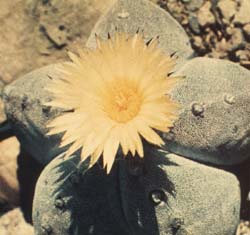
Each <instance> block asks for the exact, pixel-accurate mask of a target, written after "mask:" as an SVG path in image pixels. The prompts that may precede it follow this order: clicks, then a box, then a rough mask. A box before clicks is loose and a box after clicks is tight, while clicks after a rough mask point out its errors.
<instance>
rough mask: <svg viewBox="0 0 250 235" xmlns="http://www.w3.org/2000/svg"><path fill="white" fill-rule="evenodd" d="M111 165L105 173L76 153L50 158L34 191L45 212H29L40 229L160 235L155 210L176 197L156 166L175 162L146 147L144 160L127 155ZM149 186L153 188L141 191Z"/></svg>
mask: <svg viewBox="0 0 250 235" xmlns="http://www.w3.org/2000/svg"><path fill="white" fill-rule="evenodd" d="M100 161H101V159H100ZM116 161H117V164H114V167H113V170H112V171H111V173H110V174H108V175H107V174H106V173H105V171H104V170H103V169H102V168H101V166H100V165H99V164H96V165H95V166H94V167H92V168H91V169H88V164H87V163H81V161H80V153H79V152H78V154H76V155H74V156H72V157H70V158H68V159H63V155H61V156H59V157H58V158H56V159H54V160H53V161H52V163H51V164H50V165H49V166H48V167H47V168H46V169H45V170H44V172H43V173H42V176H41V177H40V178H41V179H40V182H41V181H42V182H44V183H43V186H42V187H41V185H40V187H39V191H40V190H41V192H42V197H43V198H44V199H43V200H45V201H46V203H47V204H48V205H47V206H46V207H45V208H50V210H49V211H43V210H44V208H42V207H41V208H36V211H34V212H33V213H34V214H33V216H34V217H35V216H36V214H37V212H38V211H39V215H37V216H39V217H41V219H40V221H41V226H40V227H41V228H42V229H44V228H46V229H48V227H49V228H50V229H53V232H54V233H55V234H114V233H116V234H124V235H125V234H156V235H157V234H160V233H159V228H158V223H157V217H156V215H155V207H158V206H161V203H163V204H166V205H167V204H168V197H169V196H171V197H175V188H174V185H173V183H172V182H171V180H170V179H169V178H168V175H167V174H166V172H165V171H164V170H163V169H162V168H161V167H163V166H164V165H168V166H171V165H172V166H177V164H175V163H173V162H171V161H169V160H168V158H167V157H166V156H165V155H164V153H163V152H156V151H155V150H147V147H146V155H145V161H143V160H142V159H141V158H140V157H139V156H135V157H132V155H130V156H128V157H127V159H124V158H122V157H120V158H118V159H117V160H116ZM152 172H153V174H154V176H153V177H152V176H149V175H151V174H152ZM149 184H150V185H153V187H152V188H147V187H145V186H146V185H149ZM97 188H98V189H99V190H98V191H97V190H96V189H97ZM41 192H36V193H37V194H39V193H41ZM138 193H139V194H140V195H138ZM93 199H95V200H94V201H93ZM41 206H42V205H41ZM170 209H171V208H170ZM43 214H46V218H50V219H49V220H46V218H44V216H42V215H43ZM57 220H59V221H60V223H58V222H57ZM62 220H63V221H62ZM45 224H46V226H45ZM62 225H63V226H62ZM65 226H66V227H65Z"/></svg>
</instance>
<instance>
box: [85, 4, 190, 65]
mask: <svg viewBox="0 0 250 235" xmlns="http://www.w3.org/2000/svg"><path fill="white" fill-rule="evenodd" d="M116 28H118V30H119V31H124V32H127V33H129V34H135V32H136V31H137V30H138V29H141V30H143V34H144V35H145V39H146V40H149V39H151V38H152V37H156V36H158V35H159V36H160V38H159V46H160V47H161V48H162V49H164V51H166V52H167V53H173V52H177V55H178V57H179V60H180V61H179V65H180V63H181V61H182V60H183V59H185V58H188V57H191V56H192V54H193V51H192V49H191V46H190V43H189V38H188V36H187V35H186V33H185V31H184V30H183V28H182V27H181V26H180V25H179V24H178V23H177V21H176V20H174V18H173V17H172V16H170V14H168V13H167V12H166V11H164V10H163V9H161V8H159V7H158V6H157V5H155V4H153V3H151V2H149V1H146V0H136V1H135V0H117V1H116V3H115V4H114V5H113V7H112V9H110V11H109V12H107V13H106V14H105V15H103V16H102V17H101V18H100V20H99V21H98V22H97V24H96V26H95V27H94V28H93V30H92V32H91V35H90V37H89V39H88V41H87V47H90V48H94V47H95V46H96V41H95V34H97V35H99V36H100V37H102V38H107V36H108V32H109V33H111V34H113V33H114V32H115V29H116Z"/></svg>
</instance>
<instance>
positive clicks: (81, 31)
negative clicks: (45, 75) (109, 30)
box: [0, 0, 113, 83]
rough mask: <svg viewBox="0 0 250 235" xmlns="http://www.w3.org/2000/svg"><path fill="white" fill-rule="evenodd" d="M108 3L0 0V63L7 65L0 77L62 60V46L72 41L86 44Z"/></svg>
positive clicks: (8, 77)
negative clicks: (1, 0) (2, 0)
mask: <svg viewBox="0 0 250 235" xmlns="http://www.w3.org/2000/svg"><path fill="white" fill-rule="evenodd" d="M112 2H113V0H105V1H99V0H67V1H58V0H50V1H47V2H46V1H40V0H18V1H15V2H13V1H4V2H2V3H1V13H0V24H1V27H0V37H1V43H0V54H1V57H0V63H1V64H2V65H8V66H2V67H1V69H0V77H1V78H2V79H3V80H4V81H5V82H7V83H9V82H11V81H13V80H15V79H17V78H18V77H20V76H23V75H24V74H26V73H28V72H29V71H31V70H33V69H36V68H39V67H41V66H44V65H47V64H51V63H56V62H58V61H63V60H65V59H66V58H67V53H66V49H68V48H71V47H74V45H75V44H79V45H84V44H85V43H86V40H87V38H88V36H89V33H90V31H91V29H92V27H93V26H94V24H95V22H96V20H97V19H98V18H99V16H100V15H101V14H102V13H103V12H104V11H106V9H107V8H108V7H109V6H110V4H111V3H112ZM13 12H15V14H13ZM20 35H21V36H20ZM13 58H15V59H13ZM34 58H36V59H35V60H34Z"/></svg>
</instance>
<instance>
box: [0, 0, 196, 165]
mask: <svg viewBox="0 0 250 235" xmlns="http://www.w3.org/2000/svg"><path fill="white" fill-rule="evenodd" d="M126 12H127V13H129V16H128V14H127V13H126ZM124 17H125V18H124ZM115 26H117V27H118V28H119V29H120V30H122V29H123V30H125V31H126V32H129V33H135V32H136V30H137V29H138V28H139V27H140V28H141V29H144V34H145V35H146V36H147V37H148V39H149V38H150V37H156V36H157V35H161V37H160V45H159V46H160V47H162V49H163V50H164V51H169V52H174V51H177V52H178V53H177V54H179V56H180V57H179V58H180V61H184V59H183V58H182V57H181V56H185V57H189V56H191V54H192V49H191V48H190V45H189V39H188V37H187V35H186V34H185V32H184V30H183V29H182V28H181V27H180V25H179V24H178V23H176V21H175V20H174V19H173V18H172V17H171V16H170V15H169V14H168V13H166V12H164V11H163V10H161V9H160V8H158V7H157V6H156V5H154V4H152V3H151V2H147V1H144V0H137V1H134V0H125V1H118V2H116V4H115V5H114V7H113V8H112V9H111V10H110V11H109V12H108V13H107V15H104V16H103V17H101V19H100V21H99V22H98V23H97V25H96V26H95V27H94V29H93V31H92V33H91V36H90V39H89V40H88V43H87V46H88V47H94V46H95V39H94V34H95V33H97V34H98V35H100V36H102V37H105V36H107V33H108V32H109V31H110V32H111V33H113V32H114V30H115ZM166 29H168V30H166ZM180 64H181V62H180V63H179V65H180ZM54 70H55V65H51V66H48V67H44V68H42V69H39V70H36V71H33V72H32V73H30V74H27V75H26V76H23V77H22V78H20V79H18V80H16V81H14V82H13V83H11V84H9V85H8V86H6V87H5V89H4V92H3V96H4V103H5V106H6V107H5V109H6V113H7V117H8V119H9V121H10V123H11V125H12V127H13V130H14V131H15V133H16V135H17V137H18V139H19V140H20V142H21V144H22V146H23V148H24V149H25V151H26V152H27V153H30V154H31V155H32V156H33V157H34V158H35V159H36V160H37V161H38V162H40V163H41V164H43V165H46V164H47V163H48V162H49V161H50V160H51V159H53V158H54V157H55V156H57V155H58V154H59V153H61V152H62V151H63V149H58V145H59V142H60V136H51V137H48V136H46V132H47V131H48V130H47V129H46V123H48V122H49V120H52V119H53V118H54V117H55V116H56V115H60V113H61V111H62V110H55V109H50V107H47V106H44V105H43V104H44V103H45V102H46V101H49V100H50V99H51V98H52V97H51V94H49V93H48V92H47V91H46V90H45V89H44V88H45V87H46V84H47V83H48V82H49V81H50V79H51V77H52V78H56V77H57V74H56V72H55V71H54Z"/></svg>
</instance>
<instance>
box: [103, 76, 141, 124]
mask: <svg viewBox="0 0 250 235" xmlns="http://www.w3.org/2000/svg"><path fill="white" fill-rule="evenodd" d="M141 103H142V95H141V94H140V92H139V91H138V88H137V86H136V84H135V83H134V82H131V81H128V80H125V79H119V80H118V79H114V80H113V81H111V82H109V84H108V85H107V90H106V95H105V98H104V111H105V112H106V113H107V115H108V116H109V117H110V118H111V119H113V120H114V121H117V122H120V123H125V122H127V121H129V120H131V119H133V118H134V117H135V116H136V115H137V114H138V112H139V110H140V107H141Z"/></svg>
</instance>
